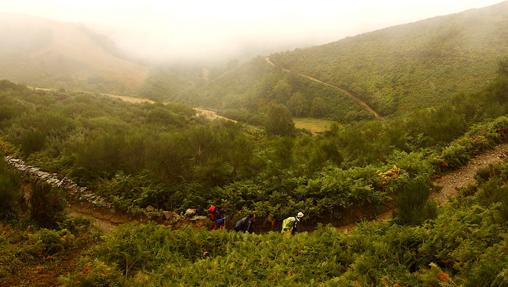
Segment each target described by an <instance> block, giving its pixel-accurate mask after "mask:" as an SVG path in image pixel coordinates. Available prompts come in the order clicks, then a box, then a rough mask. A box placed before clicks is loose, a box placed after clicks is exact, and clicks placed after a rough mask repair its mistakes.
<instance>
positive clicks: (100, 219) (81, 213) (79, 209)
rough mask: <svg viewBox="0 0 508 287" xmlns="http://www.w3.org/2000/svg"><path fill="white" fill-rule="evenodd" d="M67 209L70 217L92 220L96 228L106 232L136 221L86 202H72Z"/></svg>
mask: <svg viewBox="0 0 508 287" xmlns="http://www.w3.org/2000/svg"><path fill="white" fill-rule="evenodd" d="M66 211H67V214H68V215H69V216H70V217H74V218H85V219H88V220H90V223H91V224H92V225H93V226H94V227H95V228H97V229H99V230H101V231H102V232H105V233H108V232H111V231H113V230H114V229H115V228H116V227H117V226H119V225H121V224H126V223H130V222H135V221H134V220H132V219H130V218H128V217H126V216H123V215H120V214H118V213H115V212H114V211H111V212H105V211H101V210H97V209H95V208H93V207H92V206H90V205H89V204H84V203H81V204H77V203H72V204H70V205H69V206H68V207H67V210H66Z"/></svg>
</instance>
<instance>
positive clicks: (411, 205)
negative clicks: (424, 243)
mask: <svg viewBox="0 0 508 287" xmlns="http://www.w3.org/2000/svg"><path fill="white" fill-rule="evenodd" d="M430 192H431V187H430V182H429V180H428V178H425V177H421V176H419V177H416V178H414V179H410V180H409V181H408V182H407V183H406V184H404V185H402V186H401V190H400V192H399V193H398V195H397V208H396V210H395V212H394V217H395V221H396V222H397V223H399V224H403V225H418V224H421V223H423V222H424V221H425V220H427V219H431V218H434V217H436V214H437V206H436V205H435V203H429V202H428V197H429V195H430Z"/></svg>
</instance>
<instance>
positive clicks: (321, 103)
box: [310, 97, 328, 117]
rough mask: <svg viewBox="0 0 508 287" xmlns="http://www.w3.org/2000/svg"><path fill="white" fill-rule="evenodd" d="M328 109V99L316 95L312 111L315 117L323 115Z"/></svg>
mask: <svg viewBox="0 0 508 287" xmlns="http://www.w3.org/2000/svg"><path fill="white" fill-rule="evenodd" d="M327 111H328V108H327V105H326V101H325V100H324V99H323V98H321V97H315V98H314V99H313V100H312V105H311V108H310V112H311V114H312V116H314V117H323V116H325V115H326V113H327Z"/></svg>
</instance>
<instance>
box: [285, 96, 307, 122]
mask: <svg viewBox="0 0 508 287" xmlns="http://www.w3.org/2000/svg"><path fill="white" fill-rule="evenodd" d="M288 108H289V110H290V111H291V113H292V114H293V115H295V116H297V117H302V116H305V115H307V113H308V104H307V101H306V100H305V97H304V96H303V94H302V93H300V92H297V93H295V94H294V95H292V96H291V98H289V101H288Z"/></svg>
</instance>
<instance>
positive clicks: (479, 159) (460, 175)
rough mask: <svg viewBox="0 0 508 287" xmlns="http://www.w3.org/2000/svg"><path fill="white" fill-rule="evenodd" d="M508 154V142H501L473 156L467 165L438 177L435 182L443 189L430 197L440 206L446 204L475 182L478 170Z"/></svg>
mask: <svg viewBox="0 0 508 287" xmlns="http://www.w3.org/2000/svg"><path fill="white" fill-rule="evenodd" d="M507 156H508V144H501V145H498V146H497V147H496V148H494V149H492V150H489V151H486V152H484V153H482V154H480V155H478V156H476V157H474V158H472V159H471V160H470V161H469V162H468V163H467V164H466V165H465V166H463V167H461V168H459V169H457V170H455V171H453V172H450V173H448V174H445V175H443V176H441V177H440V178H437V179H436V180H435V181H434V184H435V185H437V186H439V187H442V189H441V191H440V192H437V193H433V194H432V195H431V197H430V199H431V200H433V201H435V202H437V203H438V205H440V206H442V205H444V204H446V203H447V202H448V201H449V200H450V199H451V198H454V197H456V196H457V195H458V193H459V190H460V189H461V188H463V187H466V186H468V185H471V184H474V183H475V179H474V176H475V175H476V173H477V172H478V170H480V169H482V168H486V167H488V166H489V165H491V164H498V163H501V162H503V160H505V159H506V158H507Z"/></svg>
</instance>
